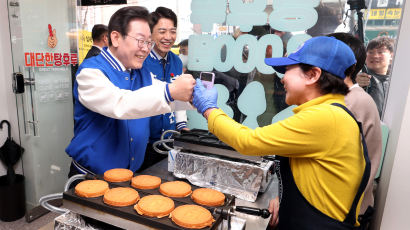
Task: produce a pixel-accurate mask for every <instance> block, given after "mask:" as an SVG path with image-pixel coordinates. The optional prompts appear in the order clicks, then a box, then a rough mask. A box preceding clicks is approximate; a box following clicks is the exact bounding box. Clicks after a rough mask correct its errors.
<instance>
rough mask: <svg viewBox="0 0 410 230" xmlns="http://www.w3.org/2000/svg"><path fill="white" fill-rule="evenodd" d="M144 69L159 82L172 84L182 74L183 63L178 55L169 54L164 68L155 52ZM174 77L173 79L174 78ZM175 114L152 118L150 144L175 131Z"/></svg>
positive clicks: (146, 61) (149, 57)
mask: <svg viewBox="0 0 410 230" xmlns="http://www.w3.org/2000/svg"><path fill="white" fill-rule="evenodd" d="M143 69H147V70H148V71H149V72H151V73H152V74H154V75H155V76H156V78H157V79H158V80H161V81H164V82H168V83H171V82H172V81H173V79H174V78H175V77H177V76H178V75H181V74H182V62H181V59H179V57H178V56H177V55H175V54H174V53H172V52H168V55H167V61H166V64H165V70H164V66H163V64H162V63H161V57H157V56H156V55H155V53H154V52H153V51H151V53H150V55H148V57H147V59H145V61H144V64H143ZM172 76H173V77H172ZM175 125H176V122H175V114H174V113H166V114H161V115H157V116H154V117H151V122H150V132H151V133H150V138H149V139H150V141H149V142H150V143H153V142H155V141H157V140H159V139H160V137H161V134H162V132H164V131H165V130H169V129H171V130H175V128H176V126H175Z"/></svg>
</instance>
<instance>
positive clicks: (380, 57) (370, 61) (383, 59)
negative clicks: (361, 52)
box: [366, 46, 393, 75]
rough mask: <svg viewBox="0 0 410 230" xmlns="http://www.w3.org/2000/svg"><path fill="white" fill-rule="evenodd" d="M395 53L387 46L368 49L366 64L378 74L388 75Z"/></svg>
mask: <svg viewBox="0 0 410 230" xmlns="http://www.w3.org/2000/svg"><path fill="white" fill-rule="evenodd" d="M392 58H393V54H392V53H391V52H390V51H389V50H388V49H387V48H386V47H384V46H383V47H379V48H374V49H371V50H368V51H367V58H366V65H367V68H369V69H371V70H372V71H374V72H375V73H377V74H381V75H386V74H387V70H388V69H389V65H390V63H391V60H392Z"/></svg>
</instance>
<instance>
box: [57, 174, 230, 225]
mask: <svg viewBox="0 0 410 230" xmlns="http://www.w3.org/2000/svg"><path fill="white" fill-rule="evenodd" d="M97 178H101V177H100V176H98V177H97ZM184 181H185V180H184ZM164 182H167V181H166V180H163V179H162V183H164ZM185 182H187V181H185ZM187 183H189V182H187ZM109 186H110V188H114V187H131V188H133V189H135V190H137V191H138V193H139V195H140V197H141V198H142V197H144V196H147V195H162V194H161V193H160V192H159V189H158V188H157V189H149V190H141V189H136V188H134V187H132V186H131V182H130V181H128V182H121V183H110V182H109ZM191 187H192V191H193V190H195V189H197V188H199V187H197V186H195V185H191ZM64 200H68V201H71V202H74V203H78V204H81V205H85V206H87V207H90V208H94V209H97V210H99V211H103V212H106V213H109V214H111V215H114V216H118V217H121V218H124V219H128V220H131V221H134V222H137V223H140V224H144V225H147V226H150V227H154V228H159V229H175V230H176V229H186V228H183V227H180V226H178V225H176V224H175V223H174V222H173V221H172V220H171V219H170V218H168V217H163V218H153V217H147V216H141V215H139V214H138V213H137V212H136V211H135V210H134V205H130V206H126V207H114V206H110V205H107V204H105V203H104V202H103V196H100V197H95V198H85V197H79V196H77V195H76V194H75V192H74V188H72V189H70V190H68V191H67V192H64V193H63V202H64ZM172 200H174V203H175V207H178V206H181V205H184V204H196V203H195V202H193V201H192V199H191V198H190V196H188V197H183V198H172ZM234 202H235V197H234V196H232V195H228V194H225V204H224V205H223V206H222V207H226V206H232V205H234ZM196 205H199V204H196ZM200 206H202V207H204V208H206V209H208V210H209V211H210V212H211V214H212V215H213V217H214V219H215V222H214V223H213V224H212V226H210V227H206V228H203V229H216V228H217V226H218V225H219V224H220V222H221V221H222V217H221V216H220V215H219V214H215V213H213V210H214V208H215V207H207V206H203V205H200Z"/></svg>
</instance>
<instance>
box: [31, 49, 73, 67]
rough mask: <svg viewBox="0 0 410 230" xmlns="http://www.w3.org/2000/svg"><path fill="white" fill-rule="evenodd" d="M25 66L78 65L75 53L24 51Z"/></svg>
mask: <svg viewBox="0 0 410 230" xmlns="http://www.w3.org/2000/svg"><path fill="white" fill-rule="evenodd" d="M24 62H25V66H26V67H53V66H57V67H59V66H63V65H64V66H68V65H78V57H77V54H76V53H34V52H25V53H24Z"/></svg>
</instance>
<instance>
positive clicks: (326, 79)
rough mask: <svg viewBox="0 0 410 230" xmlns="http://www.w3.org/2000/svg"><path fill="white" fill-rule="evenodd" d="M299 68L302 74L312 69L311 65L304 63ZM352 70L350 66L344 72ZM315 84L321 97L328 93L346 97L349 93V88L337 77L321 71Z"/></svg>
mask: <svg viewBox="0 0 410 230" xmlns="http://www.w3.org/2000/svg"><path fill="white" fill-rule="evenodd" d="M299 66H300V68H301V69H302V71H303V72H307V71H309V70H311V69H312V68H313V66H312V65H308V64H304V63H300V64H299ZM353 68H354V67H353V65H352V66H351V67H349V68H348V69H347V70H346V71H345V72H349V71H352V70H353ZM349 69H350V70H349ZM317 83H318V85H319V90H320V93H321V94H323V95H325V94H329V93H333V94H342V95H346V94H347V93H348V92H349V88H348V87H347V85H346V84H345V83H344V81H343V79H342V78H340V77H337V76H335V75H333V74H331V73H329V72H327V71H325V70H323V69H322V74H321V75H320V77H319V80H318V81H317Z"/></svg>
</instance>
